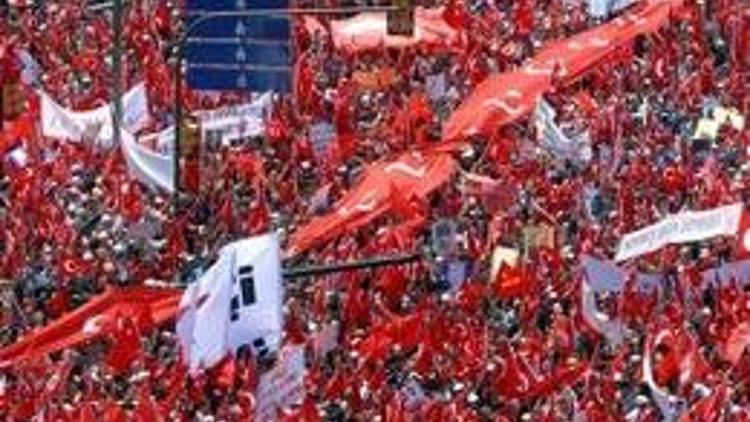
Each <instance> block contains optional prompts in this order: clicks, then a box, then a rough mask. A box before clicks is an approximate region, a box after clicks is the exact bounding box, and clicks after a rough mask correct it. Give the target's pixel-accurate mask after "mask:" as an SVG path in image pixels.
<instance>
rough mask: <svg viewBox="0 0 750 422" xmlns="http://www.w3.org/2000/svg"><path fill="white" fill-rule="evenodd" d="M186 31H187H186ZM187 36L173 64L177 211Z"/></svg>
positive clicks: (180, 44) (175, 202) (178, 46)
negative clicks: (183, 58)
mask: <svg viewBox="0 0 750 422" xmlns="http://www.w3.org/2000/svg"><path fill="white" fill-rule="evenodd" d="M186 33H187V32H186ZM186 39H187V38H185V37H182V38H180V40H179V43H178V44H177V51H176V53H177V54H176V55H177V57H175V60H176V62H175V65H174V81H175V82H174V83H175V87H174V120H175V122H174V145H173V147H172V153H173V154H174V210H175V212H177V211H179V210H178V209H177V208H178V205H177V201H178V199H179V197H180V154H181V153H180V143H181V142H180V141H181V137H182V130H181V126H182V55H183V51H184V49H183V43H184V42H185V40H186Z"/></svg>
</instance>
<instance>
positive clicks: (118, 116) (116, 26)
mask: <svg viewBox="0 0 750 422" xmlns="http://www.w3.org/2000/svg"><path fill="white" fill-rule="evenodd" d="M113 6H114V9H113V10H112V31H113V32H114V43H113V45H112V78H113V79H114V81H113V83H112V96H113V97H114V98H113V104H114V107H113V110H112V128H113V130H114V134H113V135H114V137H113V140H114V145H115V147H119V145H120V126H121V122H122V98H120V97H121V93H122V87H121V86H120V84H121V82H122V14H123V10H122V9H123V4H122V0H114V2H113Z"/></svg>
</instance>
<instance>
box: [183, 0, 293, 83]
mask: <svg viewBox="0 0 750 422" xmlns="http://www.w3.org/2000/svg"><path fill="white" fill-rule="evenodd" d="M287 8H288V0H253V1H252V2H251V1H246V0H188V2H187V15H188V19H187V24H188V28H190V32H189V34H188V36H187V39H186V44H185V58H186V62H187V82H188V85H189V86H190V87H191V88H193V89H206V90H250V91H269V90H272V91H277V92H288V91H290V87H291V72H292V65H291V62H292V61H291V59H292V51H291V23H290V20H289V15H288V14H279V12H278V11H280V10H281V11H283V10H285V9H287ZM264 10H268V11H269V14H268V15H266V16H260V15H257V16H218V17H211V18H208V19H207V18H205V16H206V13H212V12H228V13H231V12H243V11H244V12H246V11H253V12H255V11H258V12H262V11H264ZM270 10H273V11H274V12H273V13H271V12H270Z"/></svg>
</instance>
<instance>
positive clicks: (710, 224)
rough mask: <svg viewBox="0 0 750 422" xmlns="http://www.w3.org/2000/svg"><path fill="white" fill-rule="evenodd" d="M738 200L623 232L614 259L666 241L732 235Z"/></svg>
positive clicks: (650, 249)
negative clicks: (626, 232)
mask: <svg viewBox="0 0 750 422" xmlns="http://www.w3.org/2000/svg"><path fill="white" fill-rule="evenodd" d="M742 209H743V206H742V204H741V203H740V204H734V205H727V206H724V207H719V208H715V209H712V210H708V211H688V212H684V213H680V214H674V215H670V216H668V217H666V218H664V219H663V220H661V221H659V222H658V223H656V224H653V225H651V226H648V227H645V228H643V229H641V230H638V231H635V232H632V233H629V234H627V235H625V237H623V238H622V240H621V241H620V244H619V245H618V247H617V254H616V255H615V261H616V262H620V261H624V260H626V259H631V258H635V257H637V256H641V255H643V254H647V253H650V252H654V251H656V250H658V249H660V248H662V247H664V246H666V245H668V244H670V243H685V242H697V241H699V240H704V239H709V238H711V237H715V236H721V235H734V234H736V233H737V229H738V227H739V222H740V216H741V215H742Z"/></svg>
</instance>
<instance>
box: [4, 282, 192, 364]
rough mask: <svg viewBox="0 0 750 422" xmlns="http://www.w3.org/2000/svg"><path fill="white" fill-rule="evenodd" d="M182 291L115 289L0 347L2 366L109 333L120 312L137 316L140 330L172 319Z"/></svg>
mask: <svg viewBox="0 0 750 422" xmlns="http://www.w3.org/2000/svg"><path fill="white" fill-rule="evenodd" d="M181 296H182V292H181V291H180V290H177V289H156V288H150V287H142V286H138V287H128V288H112V289H109V290H107V291H105V292H104V293H102V294H101V295H99V296H97V297H95V298H94V299H92V300H91V301H89V302H88V303H87V304H85V305H83V306H82V307H80V308H78V309H76V310H75V311H74V312H71V313H69V314H67V315H64V316H63V317H61V318H59V319H57V320H55V321H53V322H52V323H50V324H49V325H47V326H46V327H43V328H41V329H39V330H37V331H32V332H30V333H28V334H27V335H26V336H24V337H22V338H21V339H20V340H19V341H17V342H16V343H14V344H12V345H10V346H8V347H5V348H3V349H0V368H1V367H7V366H10V365H13V364H15V363H17V362H21V361H25V360H29V359H33V358H37V357H41V356H45V355H47V354H49V353H53V352H56V351H59V350H63V349H65V348H68V347H73V346H76V345H78V344H81V343H83V342H86V341H88V340H92V339H95V338H98V337H100V336H102V335H106V334H107V332H106V331H107V330H105V329H103V328H105V327H103V325H104V326H106V325H107V322H108V321H110V322H111V321H114V319H115V317H116V316H117V315H118V314H119V315H133V314H135V315H138V320H137V326H138V329H140V330H141V331H146V330H149V329H151V328H153V326H154V325H159V324H162V323H164V322H166V321H167V320H169V319H171V318H173V317H174V316H175V315H176V313H177V306H178V304H179V301H180V298H181Z"/></svg>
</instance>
